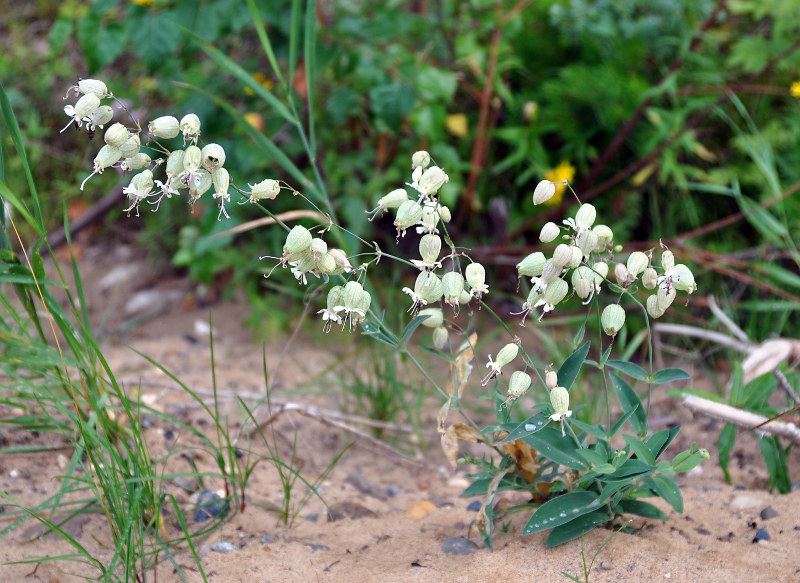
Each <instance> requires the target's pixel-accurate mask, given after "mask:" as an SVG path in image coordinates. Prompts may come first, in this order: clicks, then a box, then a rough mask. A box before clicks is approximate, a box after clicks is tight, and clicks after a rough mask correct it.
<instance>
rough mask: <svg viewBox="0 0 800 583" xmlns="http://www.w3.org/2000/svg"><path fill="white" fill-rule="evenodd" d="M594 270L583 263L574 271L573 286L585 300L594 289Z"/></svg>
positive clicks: (577, 293)
mask: <svg viewBox="0 0 800 583" xmlns="http://www.w3.org/2000/svg"><path fill="white" fill-rule="evenodd" d="M594 276H595V274H594V271H592V270H591V269H590V268H589V267H587V266H585V265H582V266H580V267H578V268H577V269H576V270H575V271H573V272H572V288H573V289H574V290H575V294H576V295H577V296H578V297H579V298H581V299H582V300H585V299H586V298H588V297H589V296H590V295H591V293H592V290H593V289H594Z"/></svg>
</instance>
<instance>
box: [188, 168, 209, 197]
mask: <svg viewBox="0 0 800 583" xmlns="http://www.w3.org/2000/svg"><path fill="white" fill-rule="evenodd" d="M213 184H214V181H213V179H212V178H211V173H210V172H209V171H208V170H206V169H205V168H200V169H198V170H195V171H194V174H193V175H192V176H191V179H190V180H189V194H190V195H191V196H192V200H191V202H192V203H194V202H195V201H196V200H197V199H198V198H200V197H201V196H203V195H204V194H205V193H206V192H208V189H209V188H211V186H212V185H213Z"/></svg>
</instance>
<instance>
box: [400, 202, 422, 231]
mask: <svg viewBox="0 0 800 583" xmlns="http://www.w3.org/2000/svg"><path fill="white" fill-rule="evenodd" d="M421 218H422V206H421V205H420V204H419V203H418V202H417V201H416V200H407V201H405V202H404V203H403V204H401V205H400V207H399V208H398V209H397V216H396V217H395V220H394V226H395V227H397V232H398V233H400V232H404V231H405V230H406V229H408V228H409V227H413V226H414V225H416V224H417V223H418V222H419V220H420V219H421Z"/></svg>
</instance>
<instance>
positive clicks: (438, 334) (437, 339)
mask: <svg viewBox="0 0 800 583" xmlns="http://www.w3.org/2000/svg"><path fill="white" fill-rule="evenodd" d="M446 345H447V328H445V327H444V326H439V327H438V328H434V330H433V347H434V348H435V349H436V350H441V349H442V348H444V347H445V346H446Z"/></svg>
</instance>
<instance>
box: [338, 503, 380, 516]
mask: <svg viewBox="0 0 800 583" xmlns="http://www.w3.org/2000/svg"><path fill="white" fill-rule="evenodd" d="M376 516H378V515H377V514H375V513H374V512H373V511H372V510H370V509H369V508H367V507H365V506H362V505H361V504H359V503H358V502H351V501H349V500H346V501H344V502H340V503H338V504H334V505H333V506H331V507H330V517H331V520H342V519H343V518H352V519H354V520H357V519H359V518H375V517H376Z"/></svg>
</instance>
